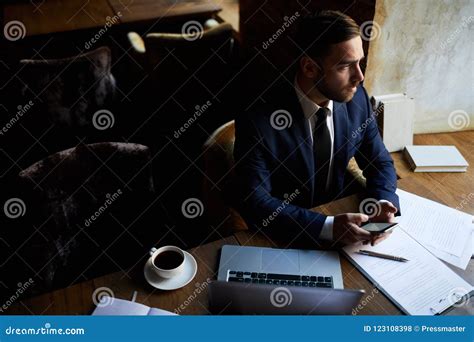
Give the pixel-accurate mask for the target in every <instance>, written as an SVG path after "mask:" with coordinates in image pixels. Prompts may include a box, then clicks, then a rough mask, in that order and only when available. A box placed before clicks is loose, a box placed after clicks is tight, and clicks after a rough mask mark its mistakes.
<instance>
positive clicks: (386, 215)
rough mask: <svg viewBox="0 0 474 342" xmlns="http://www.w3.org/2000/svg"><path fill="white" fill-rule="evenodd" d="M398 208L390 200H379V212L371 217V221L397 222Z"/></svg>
mask: <svg viewBox="0 0 474 342" xmlns="http://www.w3.org/2000/svg"><path fill="white" fill-rule="evenodd" d="M397 211H398V209H397V207H395V206H394V205H393V204H392V203H391V202H389V201H379V202H377V212H376V213H375V216H374V217H371V218H370V221H371V222H388V223H393V222H395V214H396V213H397Z"/></svg>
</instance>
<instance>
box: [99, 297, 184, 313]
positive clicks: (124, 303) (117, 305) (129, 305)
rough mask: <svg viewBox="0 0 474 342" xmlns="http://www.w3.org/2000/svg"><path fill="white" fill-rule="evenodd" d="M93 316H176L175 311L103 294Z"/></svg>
mask: <svg viewBox="0 0 474 342" xmlns="http://www.w3.org/2000/svg"><path fill="white" fill-rule="evenodd" d="M92 315H93V316H176V314H175V313H173V312H170V311H166V310H161V309H155V308H150V307H149V306H146V305H143V304H140V303H136V302H131V301H129V300H124V299H118V298H112V297H108V296H104V297H102V298H101V302H100V303H99V305H97V307H96V308H95V310H94V312H93V313H92Z"/></svg>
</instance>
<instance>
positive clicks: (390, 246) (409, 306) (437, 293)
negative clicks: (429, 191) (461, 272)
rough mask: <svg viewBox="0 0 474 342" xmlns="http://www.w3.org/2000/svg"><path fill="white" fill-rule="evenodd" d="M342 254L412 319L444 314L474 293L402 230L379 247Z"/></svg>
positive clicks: (352, 249) (354, 247) (356, 247)
mask: <svg viewBox="0 0 474 342" xmlns="http://www.w3.org/2000/svg"><path fill="white" fill-rule="evenodd" d="M359 249H366V250H371V251H376V252H380V253H385V254H390V255H395V256H400V257H404V258H406V259H408V260H409V261H408V262H398V261H393V260H387V259H381V258H376V257H371V256H366V255H360V254H357V253H356V252H357V251H358V250H359ZM343 252H344V253H345V254H346V255H347V256H348V258H349V260H350V261H351V262H352V263H353V264H354V266H355V267H357V268H358V269H359V270H360V271H361V272H362V273H364V274H365V275H366V276H367V277H368V278H369V279H371V281H372V282H373V283H374V284H376V286H377V287H378V288H379V289H380V291H382V292H383V293H385V295H386V296H387V297H389V298H390V299H391V300H392V301H393V302H394V303H395V304H396V305H397V306H398V307H399V308H400V309H401V310H402V311H403V312H405V313H406V314H409V315H435V314H439V313H442V312H443V311H445V310H446V309H448V308H449V307H450V306H452V305H453V304H454V303H455V302H457V301H459V300H460V299H462V297H463V296H466V295H468V294H469V293H470V292H471V291H473V290H474V288H473V287H472V286H471V285H470V284H469V283H468V282H466V281H465V280H464V279H462V278H461V277H460V276H458V275H457V274H456V273H455V272H453V271H452V270H451V269H450V268H449V267H447V266H446V265H445V264H443V262H442V261H440V260H439V259H438V258H436V257H435V256H434V255H433V254H431V253H430V252H429V251H428V250H427V249H425V248H424V247H423V246H422V245H420V244H419V243H418V242H417V241H416V240H414V239H413V238H411V237H410V236H409V235H408V234H407V233H405V232H404V231H403V229H400V228H396V229H395V230H394V231H393V233H392V234H391V236H390V238H388V239H386V240H384V241H382V242H381V243H380V244H378V245H376V246H366V245H360V244H357V245H351V246H346V247H344V248H343Z"/></svg>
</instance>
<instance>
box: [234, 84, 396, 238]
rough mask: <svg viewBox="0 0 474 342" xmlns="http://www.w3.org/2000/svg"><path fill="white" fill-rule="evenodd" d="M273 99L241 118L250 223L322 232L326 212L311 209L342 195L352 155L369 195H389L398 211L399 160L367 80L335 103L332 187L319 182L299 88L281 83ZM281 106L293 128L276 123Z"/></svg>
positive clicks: (239, 164) (239, 150)
mask: <svg viewBox="0 0 474 342" xmlns="http://www.w3.org/2000/svg"><path fill="white" fill-rule="evenodd" d="M267 98H269V99H271V101H267V103H266V104H265V105H259V106H257V108H255V109H252V110H249V111H247V112H245V113H243V114H241V115H240V116H238V118H237V119H236V120H235V123H236V126H235V127H236V132H235V134H236V137H235V147H234V158H235V167H236V169H235V170H236V181H237V188H238V191H239V194H238V198H239V203H238V209H239V211H240V213H241V214H242V216H243V217H244V219H245V220H246V221H247V223H248V224H249V225H250V226H253V227H256V228H260V229H262V228H263V229H265V228H266V227H272V228H271V229H272V230H273V231H275V230H277V231H280V232H282V231H292V232H294V233H298V232H301V231H302V230H303V231H304V232H305V233H307V234H309V235H310V236H312V237H314V238H317V237H318V236H319V234H320V232H321V228H322V226H323V223H324V221H325V219H326V216H325V215H322V214H319V213H316V212H312V211H310V210H308V208H311V207H314V206H317V205H319V204H321V203H323V202H324V201H325V200H326V201H327V199H328V198H329V199H335V198H338V197H342V196H343V195H344V190H345V183H346V181H347V177H346V168H347V165H348V162H349V160H350V159H351V158H352V157H354V156H355V158H356V161H357V163H358V165H359V166H360V168H361V169H362V170H363V173H364V176H365V177H366V179H367V190H366V191H367V197H368V198H374V199H377V200H379V199H385V200H388V201H390V202H392V203H393V204H394V205H395V206H396V207H397V208H398V213H400V206H399V201H398V196H397V195H396V194H395V190H396V188H397V177H396V174H395V169H394V167H393V160H392V158H391V156H390V154H389V153H388V151H387V150H386V148H385V146H384V144H383V142H382V139H381V137H380V135H379V131H378V127H377V123H376V117H375V115H374V113H373V112H372V110H371V106H370V104H369V99H368V96H367V93H366V91H365V89H364V88H363V87H362V86H359V87H358V89H357V92H356V94H355V95H354V97H353V99H352V100H351V101H349V102H347V103H340V102H334V108H333V120H334V149H333V151H334V161H333V184H332V186H331V191H330V193H329V194H327V193H325V194H322V193H321V191H320V189H315V166H314V157H313V151H312V140H311V137H310V129H309V124H308V120H306V119H305V117H304V114H303V110H302V108H301V105H300V102H299V101H298V98H297V96H296V92H295V89H294V88H293V87H291V86H278V87H277V88H276V89H275V90H273V91H272V92H271V95H270V96H269V97H267ZM277 110H280V111H281V110H284V111H287V112H288V113H289V114H290V117H291V119H290V120H291V125H290V126H289V127H287V128H285V129H281V130H278V129H275V128H274V127H273V126H272V124H271V116H272V113H274V112H275V111H277ZM280 113H282V112H280Z"/></svg>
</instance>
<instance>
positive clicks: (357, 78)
mask: <svg viewBox="0 0 474 342" xmlns="http://www.w3.org/2000/svg"><path fill="white" fill-rule="evenodd" d="M353 80H354V81H357V82H359V83H360V82H362V81H363V80H364V74H363V73H362V70H361V68H360V65H356V69H355V73H354V75H353Z"/></svg>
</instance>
